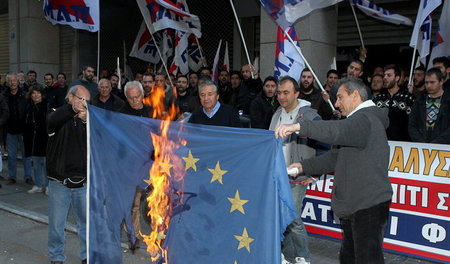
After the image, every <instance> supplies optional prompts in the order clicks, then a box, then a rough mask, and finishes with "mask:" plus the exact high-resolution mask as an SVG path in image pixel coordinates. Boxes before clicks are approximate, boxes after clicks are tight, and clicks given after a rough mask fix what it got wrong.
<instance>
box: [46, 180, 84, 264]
mask: <svg viewBox="0 0 450 264" xmlns="http://www.w3.org/2000/svg"><path fill="white" fill-rule="evenodd" d="M71 207H72V210H73V213H74V215H75V220H76V222H77V232H78V239H79V240H80V259H85V258H86V186H84V187H81V188H72V189H70V188H67V187H66V186H64V185H63V184H62V183H59V182H56V181H49V184H48V252H49V255H50V256H49V258H50V260H51V261H64V260H65V258H66V257H65V256H64V245H65V233H64V227H65V226H66V222H67V214H68V213H69V208H71Z"/></svg>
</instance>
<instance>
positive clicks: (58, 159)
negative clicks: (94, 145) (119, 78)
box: [47, 85, 91, 264]
mask: <svg viewBox="0 0 450 264" xmlns="http://www.w3.org/2000/svg"><path fill="white" fill-rule="evenodd" d="M66 99H67V102H68V104H66V105H63V106H61V107H59V108H57V109H56V110H54V111H53V112H51V113H50V114H48V116H47V131H48V134H49V138H48V143H47V172H48V178H49V180H50V181H49V186H48V187H49V190H48V219H49V223H48V251H49V259H50V263H52V264H61V263H63V262H64V260H65V258H66V257H65V255H64V245H65V234H64V227H65V225H66V221H67V214H68V212H69V208H70V207H72V210H73V213H74V214H75V219H76V221H77V232H78V238H79V240H80V245H81V248H80V259H81V260H82V261H81V263H82V264H83V263H86V186H85V183H86V174H87V164H86V155H87V154H86V153H87V144H86V116H87V104H88V103H89V102H90V99H91V95H90V93H89V91H88V89H86V88H85V87H84V86H81V85H76V86H72V87H70V89H69V91H68V93H67V96H66Z"/></svg>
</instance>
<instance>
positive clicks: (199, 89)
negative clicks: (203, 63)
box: [198, 80, 219, 94]
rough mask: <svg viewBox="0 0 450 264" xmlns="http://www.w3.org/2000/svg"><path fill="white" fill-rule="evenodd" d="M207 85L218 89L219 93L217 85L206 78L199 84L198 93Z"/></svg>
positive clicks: (217, 91)
mask: <svg viewBox="0 0 450 264" xmlns="http://www.w3.org/2000/svg"><path fill="white" fill-rule="evenodd" d="M205 86H213V87H214V90H215V91H216V93H217V94H218V93H219V90H218V89H217V85H216V84H215V83H214V82H213V81H211V80H205V81H204V82H202V83H201V84H199V85H198V93H200V92H201V91H202V88H203V87H205Z"/></svg>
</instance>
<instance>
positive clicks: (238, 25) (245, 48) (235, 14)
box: [230, 0, 255, 79]
mask: <svg viewBox="0 0 450 264" xmlns="http://www.w3.org/2000/svg"><path fill="white" fill-rule="evenodd" d="M230 5H231V8H232V9H233V13H234V18H235V19H236V25H237V28H238V30H239V34H241V39H242V43H243V46H244V50H245V55H247V61H248V64H250V65H252V62H251V61H250V56H249V55H248V50H247V45H246V44H245V39H244V34H242V29H241V24H239V19H238V16H237V13H236V9H235V8H234V4H233V0H230ZM250 72H251V74H252V79H253V78H255V76H254V75H253V71H250Z"/></svg>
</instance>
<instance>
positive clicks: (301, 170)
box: [287, 162, 303, 177]
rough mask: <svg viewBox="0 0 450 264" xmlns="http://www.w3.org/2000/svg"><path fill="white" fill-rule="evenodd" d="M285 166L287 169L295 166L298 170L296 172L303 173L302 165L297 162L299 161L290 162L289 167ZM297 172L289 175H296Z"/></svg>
mask: <svg viewBox="0 0 450 264" xmlns="http://www.w3.org/2000/svg"><path fill="white" fill-rule="evenodd" d="M287 168H288V170H289V169H293V168H297V170H298V173H297V174H301V173H303V167H302V164H301V163H299V162H296V163H292V164H291V165H289V167H287ZM297 174H289V176H291V177H295V176H297Z"/></svg>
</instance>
